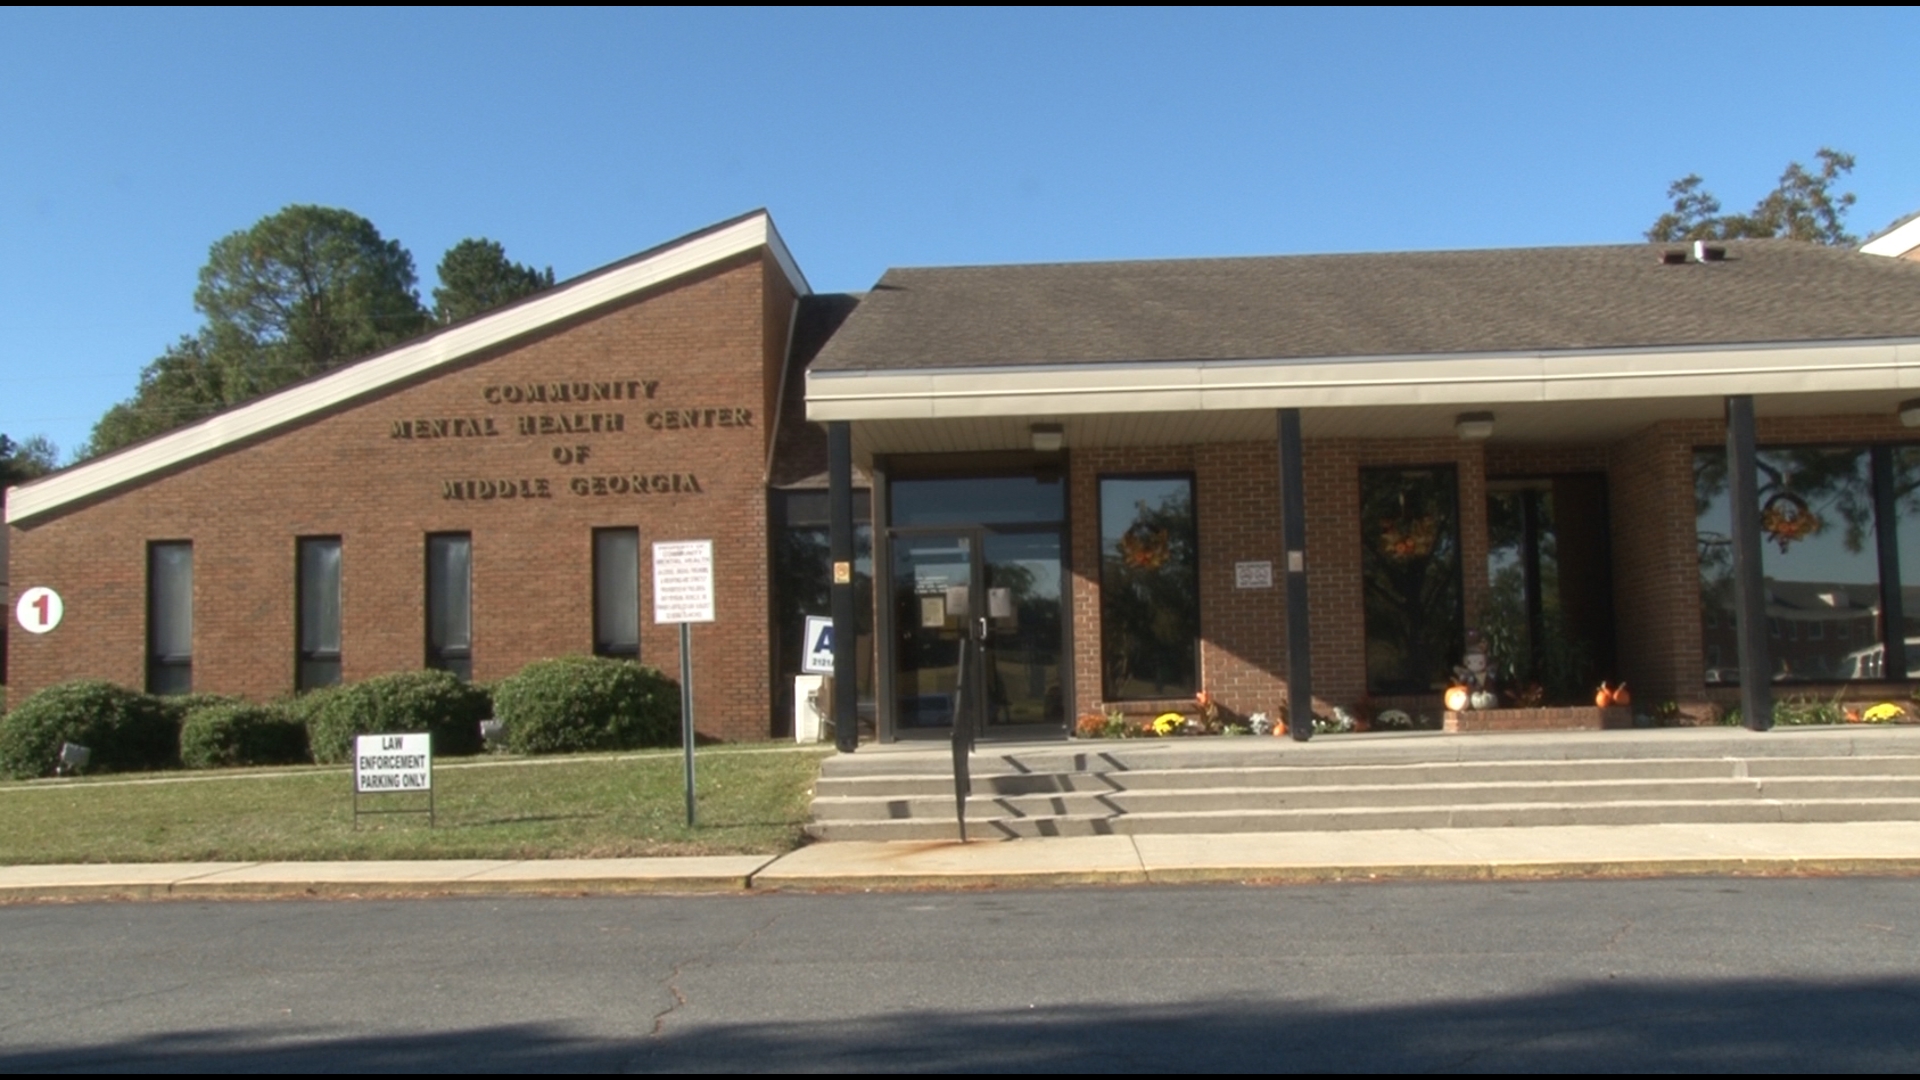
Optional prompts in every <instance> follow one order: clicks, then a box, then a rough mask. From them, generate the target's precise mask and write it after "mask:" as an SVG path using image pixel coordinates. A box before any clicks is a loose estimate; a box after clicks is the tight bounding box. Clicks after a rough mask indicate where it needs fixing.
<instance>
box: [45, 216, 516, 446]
mask: <svg viewBox="0 0 1920 1080" xmlns="http://www.w3.org/2000/svg"><path fill="white" fill-rule="evenodd" d="M440 280H441V285H440V287H439V288H437V289H435V290H434V307H435V312H434V314H432V315H430V314H428V312H427V311H426V309H425V308H423V307H422V306H421V304H420V297H419V294H418V292H417V291H416V278H415V275H414V269H413V256H412V255H410V254H408V252H407V249H406V248H404V247H402V246H401V245H400V243H399V242H398V241H395V240H388V239H385V238H384V237H382V236H381V235H380V230H378V229H376V228H374V226H373V223H372V222H370V221H368V220H367V219H366V218H363V217H361V216H360V215H358V214H355V213H353V212H351V211H348V210H337V209H333V208H330V207H324V206H289V207H287V208H286V209H284V210H282V211H280V212H279V213H277V214H273V215H271V216H268V217H265V218H262V219H260V220H259V221H258V222H256V223H254V225H253V227H252V228H248V229H243V230H241V231H239V232H236V233H234V234H232V235H230V236H227V237H224V238H223V239H221V240H220V241H219V242H217V243H215V244H214V245H213V247H212V249H211V250H210V251H209V252H208V253H207V264H206V266H204V267H202V268H201V270H200V285H199V288H197V289H196V290H194V294H193V303H194V307H195V308H196V309H198V310H199V312H200V313H201V314H202V315H204V316H205V317H206V323H205V325H203V326H202V327H201V328H200V329H199V331H198V332H196V333H193V334H190V335H187V336H184V337H182V338H181V339H180V340H179V341H177V342H175V343H174V344H173V345H171V346H169V347H168V348H167V350H166V351H165V352H164V353H162V354H161V355H160V357H159V358H158V359H156V360H154V361H153V362H152V363H151V364H148V365H147V366H146V368H145V369H144V370H142V371H141V373H140V385H139V387H138V389H136V390H135V391H134V394H133V396H132V397H130V398H128V399H127V400H126V401H123V402H121V403H119V404H118V405H115V406H113V408H111V409H108V410H107V412H106V415H104V416H102V417H101V418H100V420H99V422H98V423H96V424H95V425H94V428H93V433H92V436H91V438H89V439H88V440H87V443H86V444H85V445H84V446H83V447H81V449H80V451H79V453H78V454H77V455H76V457H80V458H85V457H91V456H93V455H95V454H103V453H106V452H107V451H110V450H117V449H119V448H120V447H123V446H126V445H128V444H130V443H134V442H138V441H140V440H141V439H145V438H148V437H150V436H153V435H158V434H160V433H161V432H164V431H169V430H172V429H173V428H176V427H179V426H181V425H183V424H190V423H192V422H194V421H196V420H199V419H201V418H203V417H206V416H210V415H212V414H214V413H216V412H219V411H220V410H222V409H225V408H227V407H229V406H232V405H237V404H239V403H241V402H243V401H248V400H251V399H253V398H256V397H259V396H260V395H262V394H266V393H269V392H271V391H274V390H278V389H279V388H281V387H283V386H285V385H287V384H288V383H291V382H297V381H299V380H300V379H304V378H308V377H310V376H313V375H318V374H320V373H322V372H325V371H329V370H332V369H333V368H337V367H339V366H341V365H343V364H346V363H350V362H351V361H354V360H357V359H359V358H361V357H363V356H366V355H368V354H370V353H375V352H379V351H380V350H382V349H386V348H389V347H391V346H393V345H396V344H399V343H400V342H402V341H405V340H407V339H408V338H411V337H414V336H416V335H418V334H421V333H424V332H425V331H427V330H430V329H432V327H433V326H434V325H435V323H436V322H438V323H441V324H444V323H447V322H451V321H453V320H455V319H460V318H465V317H466V316H468V315H473V314H477V313H478V312H481V311H484V310H486V309H488V308H491V307H496V306H498V305H500V304H503V303H507V302H508V301H511V300H516V299H519V298H520V297H522V296H526V295H528V294H529V293H534V292H538V291H540V290H541V289H545V288H547V287H549V286H551V285H552V284H553V270H552V269H551V268H549V269H547V270H544V271H536V270H534V269H533V268H532V267H527V266H521V265H520V264H518V263H513V262H509V261H507V257H506V252H505V251H504V250H503V249H502V248H501V246H500V245H499V244H497V243H494V242H493V241H491V240H463V241H461V242H460V243H458V244H456V245H454V247H453V248H452V250H450V251H448V252H447V256H446V258H445V259H443V260H442V261H441V264H440Z"/></svg>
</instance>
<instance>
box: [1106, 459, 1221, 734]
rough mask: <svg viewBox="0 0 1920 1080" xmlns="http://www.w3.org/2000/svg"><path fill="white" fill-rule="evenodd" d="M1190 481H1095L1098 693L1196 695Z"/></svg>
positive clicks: (1121, 697)
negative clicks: (1100, 677)
mask: <svg viewBox="0 0 1920 1080" xmlns="http://www.w3.org/2000/svg"><path fill="white" fill-rule="evenodd" d="M1199 565H1200V564H1199V558H1198V552H1197V550H1196V545H1195V535H1194V514H1193V479H1192V477H1187V476H1168V477H1107V478H1103V479H1102V480H1101V481H1100V638H1101V650H1100V655H1101V661H1102V663H1101V667H1102V671H1103V681H1102V693H1103V696H1104V697H1105V698H1106V699H1107V700H1109V701H1127V700H1139V699H1142V698H1163V697H1185V696H1187V695H1190V694H1192V693H1194V692H1195V691H1196V690H1198V689H1199V688H1200V687H1199V680H1198V675H1199V642H1200V574H1199Z"/></svg>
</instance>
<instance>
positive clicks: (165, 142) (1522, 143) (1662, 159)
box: [0, 8, 1920, 448]
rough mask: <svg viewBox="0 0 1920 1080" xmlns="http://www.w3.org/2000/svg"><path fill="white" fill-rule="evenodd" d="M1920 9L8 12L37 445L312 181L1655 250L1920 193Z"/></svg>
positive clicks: (908, 235)
mask: <svg viewBox="0 0 1920 1080" xmlns="http://www.w3.org/2000/svg"><path fill="white" fill-rule="evenodd" d="M1916 31H1920V15H1916V13H1915V12H1914V11H1912V10H1908V9H1871V10H1864V11H1829V10H1824V9H1822V10H1778V9H1772V8H1768V9H1761V10H1752V11H1727V10H1709V11H1689V10H1667V9H1659V10H1642V11H1628V12H1616V11H1575V12H1565V11H1533V12H1528V11H1521V12H1513V11H1508V10H1496V11H1464V12H1461V11H1430V10H1424V9H1423V10H1416V11H1359V12H1348V11H1305V12H1298V11H1279V12H1270V11H1255V12H1247V11H1240V10H1233V11H1188V10H1184V9H1183V10H1178V11H1145V12H1142V11H1135V10H1124V11H1104V12H1100V11H1096V12H1089V11H1081V10H1075V11H1066V12H1059V11H1028V10H1019V11H972V10H968V11H933V12H927V11H920V10H913V11H900V12H889V11H877V12H876V11H871V10H865V9H862V10H855V11H838V10H834V11H789V10H779V11H720V12H713V11H706V10H701V11H615V12H606V11H559V12H555V11H550V10H538V11H506V12H499V11H491V10H489V11H482V12H448V11H445V10H439V9H436V10H428V11H411V10H397V11H396V10H381V11H344V12H305V11H267V12H244V11H243V12H233V11H228V10H218V11H161V12H150V11H145V10H142V11H105V12H102V11H77V12H76V11H21V10H17V9H7V10H4V11H0V147H3V148H4V149H3V150H0V255H4V258H0V432H5V433H7V434H9V435H12V436H14V437H15V438H19V437H22V436H25V435H30V434H34V433H44V434H46V435H48V436H50V437H52V438H53V439H54V440H55V441H56V442H57V443H59V444H60V445H61V446H62V447H63V448H70V447H72V446H74V445H75V444H77V443H79V442H81V441H82V440H84V439H85V437H86V435H87V432H88V430H89V429H90V428H91V426H92V423H93V421H94V420H95V419H96V418H97V417H98V416H99V414H100V413H101V412H102V411H104V410H105V409H106V408H107V407H108V406H110V405H111V404H113V403H114V402H115V401H118V400H120V399H122V398H124V397H126V396H128V395H129V394H131V393H132V391H133V389H134V386H135V384H136V381H137V379H138V376H139V371H140V369H141V367H142V366H144V365H145V364H146V363H147V362H149V361H150V360H152V359H153V358H154V357H155V356H157V355H158V354H159V353H160V351H161V349H162V348H163V347H164V346H165V345H166V344H167V343H169V342H171V341H173V340H174V339H175V338H177V337H179V336H180V335H181V334H185V333H189V332H191V331H192V330H193V329H194V328H195V327H197V326H198V325H199V317H198V315H197V314H196V313H195V312H194V310H193V307H192V293H193V287H194V283H195V274H196V272H197V271H198V269H199V267H200V265H201V264H202V263H203V262H204V261H205V258H206V253H207V248H208V246H209V245H211V244H212V243H213V242H214V241H215V240H217V239H219V238H220V237H221V236H223V235H225V234H227V233H230V232H233V231H235V230H238V229H242V228H245V227H247V226H249V225H251V224H252V223H253V222H255V221H256V220H258V219H259V218H261V217H263V216H265V215H267V214H271V213H273V212H274V211H276V210H278V209H280V208H281V207H283V206H287V205H289V204H293V203H317V204H323V205H329V206H339V207H345V208H347V209H350V210H353V211H355V212H357V213H360V214H362V215H364V216H366V217H367V218H369V219H370V220H372V221H373V222H374V224H375V225H377V226H378V227H379V228H380V230H381V231H382V232H383V233H384V234H385V235H386V236H388V237H389V238H393V239H398V240H400V241H401V242H402V243H404V244H405V245H406V246H407V247H408V248H409V249H410V250H411V251H412V252H413V255H414V259H415V262H416V265H417V266H418V268H419V271H420V276H421V292H422V294H423V295H426V294H427V293H428V292H429V291H430V290H431V288H432V285H433V267H434V265H435V264H436V263H437V262H438V261H439V258H440V255H441V253H443V252H444V251H445V250H446V249H447V248H448V247H449V246H451V245H452V244H453V243H455V242H457V241H458V240H460V239H461V238H463V237H468V236H487V237H491V238H493V239H495V240H499V241H500V242H502V243H503V244H505V245H506V248H507V252H508V254H509V256H510V257H512V258H515V259H517V260H520V261H524V262H530V263H533V264H535V265H539V266H547V265H551V266H552V267H553V268H554V270H555V271H556V273H558V274H559V275H560V276H561V277H563V278H564V277H567V276H570V275H573V274H576V273H579V272H582V271H584V270H588V269H591V268H593V267H595V266H599V265H601V264H603V263H607V262H610V261H613V260H615V259H618V258H621V257H623V256H625V255H628V254H631V253H632V252H635V251H638V250H641V249H643V248H647V247H650V246H652V245H654V244H656V243H659V242H661V241H663V240H667V239H670V238H672V237H675V236H678V235H680V234H682V233H685V232H689V231H691V230H694V229H697V228H700V227H701V226H703V225H707V224H710V223H712V222H714V221H717V220H720V219H722V218H726V217H730V216H732V215H735V214H738V213H740V212H742V211H745V210H748V209H752V208H754V207H757V206H765V207H767V208H769V209H770V210H771V211H772V212H773V215H774V218H775V220H776V221H777V222H778V224H779V226H780V229H781V231H782V233H783V234H784V235H785V236H786V238H787V241H788V243H789V245H790V246H791V247H792V248H793V250H794V253H795V255H796V256H797V258H798V259H799V261H800V264H801V266H802V268H803V269H804V270H805V271H806V273H807V274H808V276H809V277H810V278H811V280H812V282H813V284H814V286H815V287H816V288H818V289H822V290H841V289H861V288H865V287H866V286H868V285H870V284H871V283H872V282H873V280H874V279H875V278H877V277H878V276H879V274H880V273H881V271H883V270H884V269H885V268H886V267H888V266H891V265H940V264H955V263H982V262H1033V261H1053V260H1085V259H1130V258H1151V257H1158V256H1209V255H1234V254H1286V253H1293V252H1318V251H1379V250H1398V249H1418V248H1453V247H1500V246H1513V245H1547V244H1581V243H1606V242H1625V241H1633V240H1637V239H1638V238H1639V236H1640V234H1641V232H1642V231H1643V230H1644V229H1645V228H1646V227H1647V225H1648V224H1649V223H1651V221H1652V220H1653V218H1654V217H1656V216H1658V214H1659V213H1660V212H1661V211H1662V210H1663V209H1665V199H1664V193H1665V190H1666V186H1667V184H1668V183H1669V182H1670V181H1672V180H1674V179H1675V178H1677V177H1680V176H1683V175H1685V174H1687V173H1689V172H1697V173H1700V174H1701V175H1703V176H1704V177H1705V178H1706V180H1707V185H1708V187H1709V188H1710V189H1711V190H1713V191H1714V192H1716V193H1717V194H1718V195H1719V196H1720V197H1721V198H1722V200H1723V201H1724V202H1725V203H1726V204H1727V206H1728V207H1729V208H1730V209H1745V208H1746V207H1747V206H1748V205H1750V204H1751V203H1752V202H1754V201H1755V200H1756V199H1758V198H1759V197H1760V196H1761V195H1762V194H1763V193H1764V192H1765V191H1766V190H1767V189H1768V188H1769V187H1771V185H1772V183H1773V182H1774V181H1775V179H1777V177H1778V176H1779V174H1780V171H1781V169H1782V168H1783V167H1784V166H1785V165H1786V163H1787V162H1789V161H1793V160H1799V161H1805V162H1809V163H1810V162H1812V161H1813V160H1814V159H1813V155H1814V151H1815V150H1817V149H1818V148H1819V147H1821V146H1823V145H1827V146H1834V147H1838V148H1841V149H1844V150H1847V151H1849V152H1851V153H1853V154H1855V155H1856V156H1857V157H1858V159H1859V168H1858V169H1857V170H1856V172H1855V173H1854V175H1853V177H1852V178H1851V181H1850V184H1849V187H1850V189H1851V190H1853V191H1855V192H1857V193H1858V195H1859V200H1860V201H1859V204H1858V206H1857V207H1856V208H1855V210H1854V212H1853V214H1852V216H1851V218H1850V224H1851V227H1852V229H1853V231H1854V232H1856V233H1860V234H1861V235H1863V236H1864V235H1867V234H1869V233H1872V232H1874V231H1876V230H1878V229H1880V228H1882V227H1884V226H1885V225H1887V224H1888V223H1890V222H1891V221H1892V220H1894V219H1895V218H1897V217H1899V216H1901V215H1903V214H1906V213H1908V212H1911V211H1914V210H1920V140H1916V139H1915V132H1916V129H1915V117H1916V116H1920V109H1916V107H1915V106H1916V105H1917V104H1920V101H1916V98H1917V97H1920V90H1916V86H1920V84H1916V82H1915V80H1914V79H1913V77H1912V72H1911V63H1910V55H1911V46H1912V43H1913V42H1914V41H1916V40H1920V34H1917V33H1916Z"/></svg>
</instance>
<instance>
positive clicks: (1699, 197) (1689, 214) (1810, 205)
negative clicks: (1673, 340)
mask: <svg viewBox="0 0 1920 1080" xmlns="http://www.w3.org/2000/svg"><path fill="white" fill-rule="evenodd" d="M1817 156H1818V157H1819V159H1820V167H1819V169H1818V170H1817V171H1811V172H1810V171H1808V169H1807V168H1806V166H1804V165H1802V164H1800V163H1799V162H1797V161H1795V162H1792V163H1790V164H1789V165H1788V166H1787V171H1786V172H1784V173H1781V174H1780V183H1779V186H1777V187H1776V188H1774V190H1773V191H1771V192H1769V193H1768V194H1767V195H1766V197H1765V198H1763V199H1761V200H1760V201H1759V202H1758V203H1756V204H1755V205H1754V208H1753V209H1752V210H1750V211H1748V212H1747V213H1744V214H1723V213H1721V212H1720V200H1719V199H1717V198H1715V197H1714V196H1713V194H1712V193H1711V192H1709V191H1708V190H1707V189H1706V187H1705V186H1704V185H1705V181H1703V180H1701V179H1700V177H1699V176H1697V175H1689V176H1686V177H1684V178H1682V179H1679V180H1675V181H1674V182H1673V183H1672V185H1670V186H1669V187H1668V188H1667V197H1668V198H1670V199H1672V200H1673V209H1672V210H1669V211H1668V212H1666V213H1664V214H1662V215H1660V217H1659V219H1658V220H1656V221H1655V222H1654V223H1653V227H1652V228H1650V229H1648V230H1647V233H1646V236H1647V239H1649V240H1652V241H1654V242H1656V243H1672V242H1675V241H1684V240H1748V239H1759V240H1766V239H1782V240H1804V241H1808V242H1810V243H1816V244H1830V245H1836V246H1838V245H1845V244H1855V243H1858V242H1859V237H1856V236H1854V235H1853V234H1851V233H1849V232H1847V230H1846V216H1847V211H1848V210H1849V209H1850V208H1852V206H1853V203H1854V196H1853V193H1852V192H1845V193H1835V192H1834V190H1833V188H1834V185H1835V184H1836V183H1837V182H1838V181H1839V179H1840V178H1841V177H1842V176H1844V175H1846V174H1848V173H1851V172H1852V171H1853V155H1852V154H1847V153H1842V152H1841V151H1838V150H1833V149H1830V148H1828V147H1824V146H1823V147H1821V148H1820V152H1819V154H1818V155H1817Z"/></svg>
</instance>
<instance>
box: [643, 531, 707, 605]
mask: <svg viewBox="0 0 1920 1080" xmlns="http://www.w3.org/2000/svg"><path fill="white" fill-rule="evenodd" d="M653 621H654V622H656V623H697V622H712V621H713V541H711V540H676V541H673V542H672V543H658V544H655V545H653Z"/></svg>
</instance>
